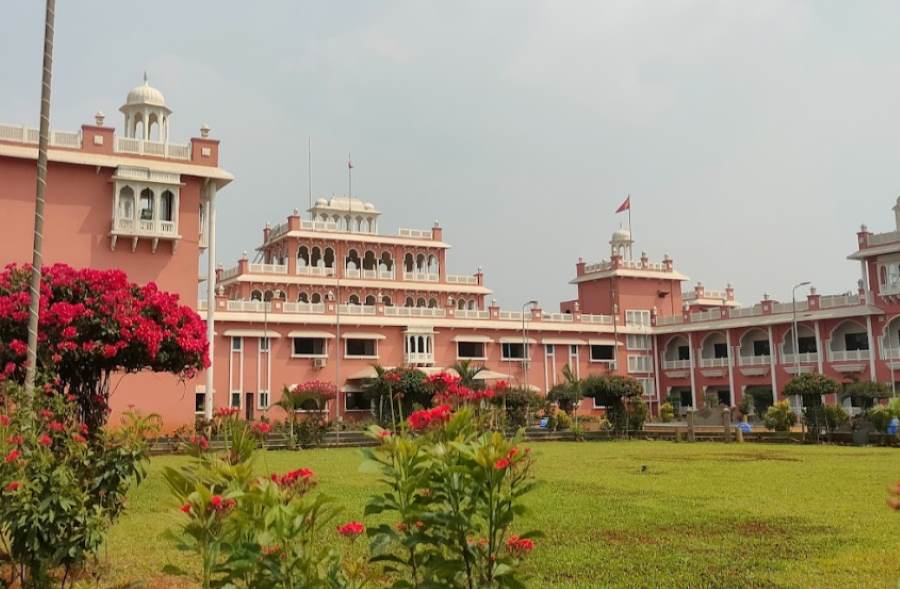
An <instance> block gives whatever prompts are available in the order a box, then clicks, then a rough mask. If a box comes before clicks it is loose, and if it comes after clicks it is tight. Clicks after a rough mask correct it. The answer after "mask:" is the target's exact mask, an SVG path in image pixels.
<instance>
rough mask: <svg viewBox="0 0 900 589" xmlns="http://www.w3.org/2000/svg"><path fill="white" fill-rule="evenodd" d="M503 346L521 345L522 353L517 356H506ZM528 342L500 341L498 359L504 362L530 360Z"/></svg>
mask: <svg viewBox="0 0 900 589" xmlns="http://www.w3.org/2000/svg"><path fill="white" fill-rule="evenodd" d="M505 346H522V355H521V356H519V357H518V358H515V357H512V356H507V355H506V351H505ZM530 347H531V346H530V344H526V343H524V342H502V343H501V344H500V359H501V360H503V361H504V362H521V361H522V360H526V361H527V360H531V350H529V348H530Z"/></svg>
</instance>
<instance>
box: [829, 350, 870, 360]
mask: <svg viewBox="0 0 900 589" xmlns="http://www.w3.org/2000/svg"><path fill="white" fill-rule="evenodd" d="M868 359H869V350H828V360H829V361H830V362H848V361H849V362H853V361H860V360H868Z"/></svg>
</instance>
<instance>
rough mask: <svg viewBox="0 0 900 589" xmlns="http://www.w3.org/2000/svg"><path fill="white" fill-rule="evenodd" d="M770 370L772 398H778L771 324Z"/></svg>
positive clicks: (774, 399)
mask: <svg viewBox="0 0 900 589" xmlns="http://www.w3.org/2000/svg"><path fill="white" fill-rule="evenodd" d="M769 372H771V373H772V400H773V401H777V400H778V379H777V378H776V376H775V342H773V341H772V326H771V325H770V326H769Z"/></svg>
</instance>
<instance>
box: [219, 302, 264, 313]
mask: <svg viewBox="0 0 900 589" xmlns="http://www.w3.org/2000/svg"><path fill="white" fill-rule="evenodd" d="M225 309H226V310H227V311H235V312H238V313H247V312H249V313H262V312H269V313H271V312H272V303H264V302H262V301H245V300H236V301H228V302H227V303H226V304H225Z"/></svg>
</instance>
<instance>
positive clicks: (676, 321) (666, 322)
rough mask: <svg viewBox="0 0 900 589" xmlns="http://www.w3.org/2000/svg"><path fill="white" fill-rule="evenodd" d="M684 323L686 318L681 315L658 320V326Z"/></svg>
mask: <svg viewBox="0 0 900 589" xmlns="http://www.w3.org/2000/svg"><path fill="white" fill-rule="evenodd" d="M681 323H684V317H683V316H681V315H665V316H663V317H657V318H656V325H657V326H662V325H679V324H681Z"/></svg>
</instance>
